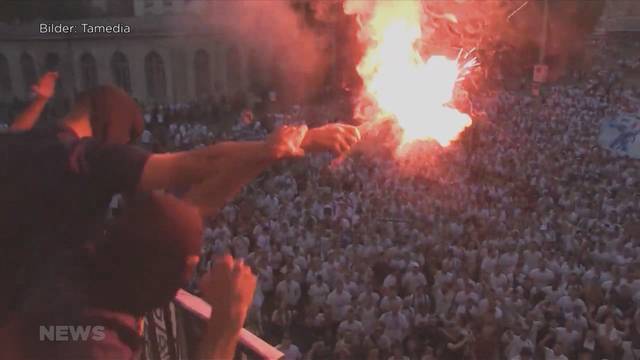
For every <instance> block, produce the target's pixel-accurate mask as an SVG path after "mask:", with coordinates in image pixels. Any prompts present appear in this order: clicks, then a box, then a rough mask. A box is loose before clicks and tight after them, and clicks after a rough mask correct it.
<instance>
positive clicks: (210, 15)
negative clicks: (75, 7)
mask: <svg viewBox="0 0 640 360" xmlns="http://www.w3.org/2000/svg"><path fill="white" fill-rule="evenodd" d="M89 1H91V2H92V3H93V5H95V6H97V7H102V8H104V9H107V8H108V7H109V6H110V2H111V0H89ZM132 1H133V2H132V6H133V14H132V16H127V17H121V18H115V17H106V18H99V19H87V20H74V21H64V22H63V23H64V24H65V25H70V26H76V28H75V29H77V31H75V32H72V33H68V34H60V33H42V32H41V26H42V23H41V22H29V23H22V24H3V23H0V103H1V102H4V103H6V102H8V101H10V100H11V99H13V98H14V97H18V98H22V99H24V98H26V97H27V96H28V95H29V92H30V86H31V85H32V84H33V83H34V82H35V81H36V79H37V77H38V76H39V75H40V74H42V73H44V72H45V71H46V70H49V69H57V70H58V71H59V72H60V74H61V78H60V81H59V86H58V92H57V93H58V94H59V95H60V96H61V97H63V98H67V99H73V97H74V96H75V94H77V93H78V92H79V91H82V90H83V89H86V88H88V87H90V86H93V85H96V84H109V83H112V84H116V85H118V86H120V87H122V88H124V89H126V90H127V91H128V92H129V93H130V94H131V95H132V96H133V97H135V98H136V99H138V100H141V101H144V102H148V103H153V102H157V103H175V102H185V101H189V100H194V99H197V98H199V97H203V96H209V95H211V96H215V97H220V96H223V95H225V96H232V95H233V94H235V93H237V92H238V91H246V90H247V88H248V83H249V80H248V77H249V74H248V71H249V70H250V69H249V67H250V66H249V65H250V63H251V62H252V61H253V62H256V61H265V59H269V57H268V56H266V55H265V54H261V56H260V59H257V58H256V57H257V56H258V55H257V54H256V52H255V51H252V49H250V48H247V47H245V46H243V44H241V43H233V42H230V41H227V40H226V39H227V38H228V37H227V36H226V34H225V33H224V30H221V29H224V27H220V26H218V25H217V24H219V23H220V22H223V21H232V20H231V19H225V18H224V14H219V13H216V11H215V4H216V3H217V2H211V1H204V0H190V1H189V0H132ZM46 23H47V24H54V23H53V22H46ZM82 24H88V25H91V26H99V25H105V26H107V25H111V26H114V25H121V26H119V27H118V28H117V31H118V32H117V33H110V34H109V33H104V32H93V33H91V32H89V31H88V30H87V31H85V30H86V29H89V27H83V25H82ZM127 27H128V28H129V29H130V31H126V30H127ZM264 48H267V47H266V46H265V47H262V49H264ZM253 75H254V76H263V77H268V74H262V75H256V74H253Z"/></svg>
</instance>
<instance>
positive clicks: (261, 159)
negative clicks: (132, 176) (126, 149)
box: [139, 124, 360, 215]
mask: <svg viewBox="0 0 640 360" xmlns="http://www.w3.org/2000/svg"><path fill="white" fill-rule="evenodd" d="M359 139H360V134H359V133H358V130H357V129H356V128H355V127H352V126H348V125H341V124H331V125H326V126H323V127H321V128H317V129H312V130H309V131H307V129H306V127H285V128H281V129H278V130H277V131H275V132H274V133H272V134H271V135H270V136H269V137H268V138H267V139H266V140H264V141H251V142H223V143H218V144H215V145H212V146H209V147H206V148H202V149H198V150H194V151H189V152H182V153H174V154H161V155H152V156H151V157H150V158H149V159H148V160H147V163H146V165H145V168H144V170H143V173H142V177H141V180H140V184H139V189H140V190H143V191H149V190H154V189H165V188H171V187H176V186H178V187H182V186H193V187H192V188H191V190H190V191H189V192H188V193H187V196H186V198H187V200H189V201H191V202H192V203H193V204H194V205H196V206H198V207H199V208H200V210H201V212H202V213H203V215H211V214H213V213H215V212H216V211H217V210H219V209H220V208H221V207H222V206H224V204H225V203H226V202H227V201H228V200H230V199H231V198H232V197H233V196H234V195H235V194H237V192H239V191H240V190H241V189H242V187H243V186H244V185H246V184H247V183H248V182H250V181H251V180H252V179H254V178H255V177H256V176H258V175H259V174H260V173H262V172H263V171H264V170H265V169H267V168H269V167H270V166H271V165H273V164H274V163H275V162H277V161H279V160H283V159H287V158H294V157H300V156H302V155H304V153H305V152H318V151H332V152H334V153H336V154H341V153H343V152H346V151H348V150H349V149H350V147H351V146H352V145H353V144H355V143H356V142H357V141H359Z"/></svg>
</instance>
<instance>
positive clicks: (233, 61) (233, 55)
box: [226, 46, 242, 90]
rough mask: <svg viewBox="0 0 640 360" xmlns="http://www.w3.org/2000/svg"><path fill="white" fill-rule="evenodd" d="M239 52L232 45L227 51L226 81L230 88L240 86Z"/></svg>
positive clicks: (238, 87) (240, 67)
mask: <svg viewBox="0 0 640 360" xmlns="http://www.w3.org/2000/svg"><path fill="white" fill-rule="evenodd" d="M240 61H241V59H240V52H239V51H238V48H237V47H236V46H232V47H231V48H230V49H229V51H228V52H227V64H226V65H227V83H228V84H229V87H230V88H231V89H234V90H236V89H240V88H241V87H242V86H241V84H240V82H241V81H242V70H241V69H242V66H241V63H240Z"/></svg>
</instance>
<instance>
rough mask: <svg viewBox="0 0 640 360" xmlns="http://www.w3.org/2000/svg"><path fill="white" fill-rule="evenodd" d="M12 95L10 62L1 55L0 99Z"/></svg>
mask: <svg viewBox="0 0 640 360" xmlns="http://www.w3.org/2000/svg"><path fill="white" fill-rule="evenodd" d="M9 94H11V74H10V72H9V61H8V60H7V58H6V57H5V56H4V55H2V54H0V97H4V96H6V95H9Z"/></svg>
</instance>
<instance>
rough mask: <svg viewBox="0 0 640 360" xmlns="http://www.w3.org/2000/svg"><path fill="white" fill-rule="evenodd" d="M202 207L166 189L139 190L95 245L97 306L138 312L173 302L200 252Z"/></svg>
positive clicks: (92, 286) (92, 287) (93, 300)
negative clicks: (190, 262)
mask: <svg viewBox="0 0 640 360" xmlns="http://www.w3.org/2000/svg"><path fill="white" fill-rule="evenodd" d="M201 245H202V220H201V218H200V214H199V213H198V211H197V210H196V209H195V208H193V207H191V206H189V205H188V204H186V203H184V202H182V201H181V200H179V199H177V198H175V197H173V196H171V195H166V194H161V193H149V194H142V195H137V196H136V197H135V198H133V199H132V200H131V201H129V202H128V203H127V208H125V210H124V211H123V213H122V215H121V216H120V217H119V218H118V219H117V220H116V221H115V223H114V224H113V225H112V226H111V227H110V229H109V231H108V233H107V235H106V239H105V241H102V242H101V243H99V244H98V245H96V248H95V259H94V261H93V262H92V264H91V266H90V274H89V275H90V276H89V279H90V280H89V302H90V305H91V306H95V307H101V308H105V309H109V310H115V311H121V312H125V313H129V314H133V315H135V316H141V315H143V314H144V313H146V312H148V311H150V310H152V309H154V308H157V307H159V306H161V305H164V304H166V303H168V302H169V301H170V300H171V299H172V298H173V296H174V295H175V293H176V291H177V290H178V289H179V288H180V287H181V286H184V285H185V284H186V282H187V280H188V279H186V278H185V270H186V268H187V257H189V256H197V255H199V254H200V249H201Z"/></svg>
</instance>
